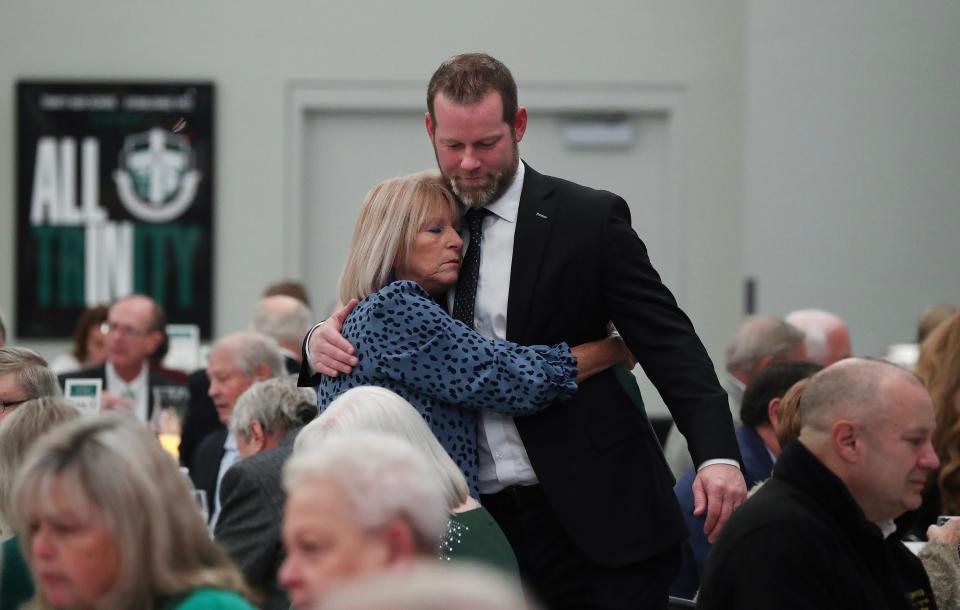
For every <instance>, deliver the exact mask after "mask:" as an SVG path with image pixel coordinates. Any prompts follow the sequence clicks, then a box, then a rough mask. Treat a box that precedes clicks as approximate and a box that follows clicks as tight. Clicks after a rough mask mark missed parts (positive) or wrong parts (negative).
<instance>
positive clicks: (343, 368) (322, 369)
mask: <svg viewBox="0 0 960 610" xmlns="http://www.w3.org/2000/svg"><path fill="white" fill-rule="evenodd" d="M356 306H357V300H356V299H350V302H349V303H347V304H346V305H344V306H343V307H342V308H340V309H338V310H337V311H335V312H333V315H331V316H330V317H329V318H327V319H326V320H325V321H324V322H323V323H322V324H320V326H318V327H317V328H315V329H314V330H313V332H312V333H311V334H310V340H309V343H308V345H307V350H308V353H309V355H310V366H312V367H313V370H314V371H316V372H317V373H320V374H321V375H326V376H327V377H336V376H337V375H339V374H340V373H349V372H350V371H352V370H353V367H355V366H356V365H357V357H356V356H354V355H353V352H354V347H353V346H352V345H350V342H349V341H347V340H346V339H344V338H343V335H342V334H340V333H341V331H342V330H343V322H344V320H346V319H347V316H349V315H350V312H351V311H353V308H354V307H356Z"/></svg>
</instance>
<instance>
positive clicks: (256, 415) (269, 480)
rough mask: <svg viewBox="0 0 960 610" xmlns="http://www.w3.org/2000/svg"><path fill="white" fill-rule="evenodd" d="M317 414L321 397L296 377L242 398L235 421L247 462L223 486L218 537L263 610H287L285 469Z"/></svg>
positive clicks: (276, 381)
mask: <svg viewBox="0 0 960 610" xmlns="http://www.w3.org/2000/svg"><path fill="white" fill-rule="evenodd" d="M316 414H317V395H316V394H315V393H314V392H313V391H312V390H309V389H306V388H298V387H296V379H295V378H291V377H278V378H275V379H268V380H266V381H258V382H257V383H255V384H253V385H252V386H250V387H249V388H247V390H246V391H245V392H244V393H243V394H241V395H240V398H239V399H237V404H236V407H235V408H234V410H233V415H232V416H231V418H230V433H231V434H233V435H235V436H236V440H237V450H238V452H239V454H240V457H241V458H242V459H241V460H240V461H239V462H237V463H236V464H234V465H233V467H232V468H230V469H229V470H228V471H227V473H226V474H225V475H223V481H221V483H220V505H221V508H220V519H219V520H218V521H217V525H216V529H215V531H214V538H215V539H216V541H217V542H218V543H219V544H220V546H222V547H223V548H224V550H226V551H227V554H229V555H230V558H231V559H233V561H234V563H236V564H237V566H238V567H239V568H240V570H241V571H242V572H243V575H244V577H245V578H246V580H247V583H248V584H249V585H250V586H251V587H253V588H254V589H255V590H256V591H257V593H259V594H260V595H262V596H263V597H262V603H263V605H262V606H260V607H261V608H263V609H264V610H287V608H289V607H290V599H289V598H288V597H287V592H286V591H285V590H284V589H283V588H282V587H281V586H280V585H279V584H277V571H278V570H279V569H280V564H281V563H283V543H282V541H281V536H280V531H281V530H280V526H281V522H282V521H283V502H284V499H285V498H286V495H285V494H284V493H283V485H282V476H281V475H282V471H283V465H284V463H286V461H287V458H289V457H290V454H291V452H292V451H293V441H294V439H295V438H296V436H297V433H298V432H300V428H301V427H303V426H304V425H305V424H306V423H307V422H309V421H310V420H311V419H313V418H314V417H315V416H316Z"/></svg>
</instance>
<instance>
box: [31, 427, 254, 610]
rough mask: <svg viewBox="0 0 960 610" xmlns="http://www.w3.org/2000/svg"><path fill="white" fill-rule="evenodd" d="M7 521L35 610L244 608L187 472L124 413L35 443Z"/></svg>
mask: <svg viewBox="0 0 960 610" xmlns="http://www.w3.org/2000/svg"><path fill="white" fill-rule="evenodd" d="M14 528H15V529H16V530H17V531H18V532H21V548H22V550H23V553H24V556H25V557H26V559H27V564H28V565H29V566H30V570H31V572H32V574H33V578H34V582H35V583H36V588H37V593H36V596H35V597H34V600H33V603H34V606H33V607H36V608H42V609H49V608H54V609H58V610H60V609H73V608H83V609H91V610H108V609H109V610H114V609H116V610H121V609H132V608H136V609H137V610H155V609H163V610H213V609H217V610H251V608H252V607H251V606H250V605H249V604H248V603H247V602H246V601H245V600H244V599H243V598H242V597H241V595H240V594H244V593H245V592H246V585H245V584H244V582H243V577H242V576H241V575H240V573H239V572H238V571H237V569H236V568H235V567H234V566H233V565H232V564H231V563H230V561H229V560H228V559H227V556H226V555H225V554H224V552H223V551H222V550H220V549H219V548H218V547H217V546H216V545H215V544H214V543H213V541H212V540H211V539H210V536H209V534H208V533H207V528H206V525H205V524H204V522H203V519H202V518H201V516H200V512H199V510H197V507H196V505H195V504H194V502H193V499H192V498H191V497H190V492H189V487H188V485H187V481H186V479H185V478H184V477H183V475H182V474H180V471H179V470H178V469H177V465H176V463H175V462H174V461H173V460H172V459H171V458H170V456H169V455H167V454H166V453H165V452H164V451H163V449H161V447H160V444H159V443H158V442H157V440H156V438H154V437H153V435H152V434H151V433H150V432H149V431H148V430H147V429H146V428H145V427H144V426H143V425H142V424H140V423H139V422H137V421H136V420H134V419H132V418H130V417H129V416H126V415H105V416H101V417H97V418H82V419H79V420H76V421H74V422H71V423H68V424H65V425H63V426H61V427H59V428H58V429H56V430H54V431H52V432H51V433H50V434H48V435H47V436H45V437H44V438H43V439H41V440H40V441H38V444H37V446H36V447H34V448H33V450H32V451H31V452H30V454H29V456H28V457H27V460H26V462H24V464H23V466H22V469H21V470H20V473H19V475H18V477H17V481H16V483H15V485H14Z"/></svg>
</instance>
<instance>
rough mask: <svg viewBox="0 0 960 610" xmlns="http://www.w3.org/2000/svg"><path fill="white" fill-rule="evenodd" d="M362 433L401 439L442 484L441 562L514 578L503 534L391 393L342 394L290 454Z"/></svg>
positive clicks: (362, 390) (417, 419)
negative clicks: (471, 564) (466, 563)
mask: <svg viewBox="0 0 960 610" xmlns="http://www.w3.org/2000/svg"><path fill="white" fill-rule="evenodd" d="M363 431H368V432H382V433H384V434H389V435H391V436H397V437H399V438H402V439H404V440H405V441H407V442H409V443H410V444H411V445H413V446H414V447H415V448H416V449H418V450H419V451H421V452H422V453H423V454H424V455H425V456H426V457H427V458H428V461H429V462H430V465H431V466H432V467H433V469H434V470H435V471H436V473H437V476H438V478H439V479H440V482H441V483H442V485H443V490H444V494H445V495H446V499H447V506H448V508H449V510H450V520H449V522H448V524H447V530H446V532H445V534H444V536H443V539H442V540H441V541H440V549H439V554H440V557H441V558H442V559H450V560H464V559H467V560H474V561H480V562H482V563H485V564H488V565H491V566H493V567H496V568H498V569H500V570H501V571H503V572H506V573H507V574H510V575H512V576H514V577H515V578H516V579H517V580H519V578H520V575H519V569H518V567H517V559H516V557H515V556H514V554H513V549H511V548H510V543H509V542H508V541H507V538H506V536H504V535H503V531H502V530H501V529H500V527H499V526H498V525H497V523H496V521H494V519H493V516H492V515H491V514H490V513H489V512H487V510H486V509H485V508H483V507H482V506H480V503H479V502H477V501H476V500H475V499H474V498H472V497H470V489H469V487H468V486H467V481H466V479H465V478H464V476H463V473H461V472H460V469H459V468H458V467H457V465H456V464H455V463H454V462H453V460H452V459H451V458H450V456H449V455H448V454H447V452H446V451H444V449H443V447H442V446H441V445H440V443H439V442H438V441H437V438H436V437H435V436H434V435H433V433H432V432H431V431H430V428H429V426H427V423H426V422H425V421H424V420H423V417H421V416H420V414H419V413H418V412H417V410H416V409H415V408H413V406H412V405H411V404H410V403H409V402H407V401H406V400H404V399H403V398H402V397H401V396H399V395H398V394H396V393H395V392H391V391H390V390H388V389H386V388H379V387H375V386H362V387H359V388H353V389H352V390H347V391H346V392H344V393H343V394H341V395H340V396H339V397H338V398H337V399H336V400H334V401H333V402H332V403H330V405H329V406H328V407H327V408H326V410H325V411H324V412H323V413H322V414H320V416H319V417H318V418H317V419H315V420H313V421H312V422H310V423H309V424H307V425H306V426H305V427H304V429H303V430H302V431H301V432H300V435H299V436H298V437H297V440H296V441H295V442H294V453H295V454H296V453H300V452H303V451H304V450H305V449H308V448H311V447H318V446H322V445H323V442H324V441H325V440H326V439H328V438H331V437H337V436H340V435H343V434H350V433H355V432H363Z"/></svg>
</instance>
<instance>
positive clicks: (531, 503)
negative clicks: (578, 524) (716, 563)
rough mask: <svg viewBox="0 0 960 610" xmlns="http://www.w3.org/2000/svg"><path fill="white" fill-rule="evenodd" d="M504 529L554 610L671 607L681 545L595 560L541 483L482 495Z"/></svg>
mask: <svg viewBox="0 0 960 610" xmlns="http://www.w3.org/2000/svg"><path fill="white" fill-rule="evenodd" d="M480 503H481V504H482V505H483V506H484V507H485V508H486V509H487V510H488V511H490V513H491V514H492V515H493V517H494V518H495V519H496V520H497V524H498V525H499V526H500V528H501V529H502V530H503V532H504V534H505V535H506V536H507V539H508V540H509V541H510V545H511V546H512V547H513V551H514V553H515V554H516V556H517V563H518V564H519V566H520V576H521V577H522V578H523V581H524V584H525V585H526V586H527V587H528V589H529V590H531V591H532V592H533V593H534V595H535V596H536V597H537V598H538V601H539V602H540V603H541V604H542V605H543V606H545V607H546V608H547V609H548V610H567V609H570V610H573V609H577V610H586V609H590V610H641V609H642V610H666V608H667V598H668V596H669V590H670V583H671V582H673V579H674V577H675V576H676V574H677V571H678V570H679V567H680V548H679V546H678V547H677V548H674V549H671V550H669V551H667V552H666V553H662V554H660V555H657V556H655V557H651V558H648V559H645V560H643V561H640V562H637V563H633V564H629V565H626V566H618V567H608V566H602V565H599V564H596V563H594V562H592V561H590V560H589V559H588V558H587V557H586V556H584V554H583V553H582V552H581V551H580V549H579V548H578V547H577V546H576V545H574V543H573V541H571V540H570V538H569V537H568V536H567V534H566V532H565V531H564V529H563V527H562V526H561V525H560V522H559V521H558V519H557V517H556V514H555V513H554V511H553V509H552V508H550V505H549V504H548V503H547V500H546V497H545V496H544V495H543V492H542V491H541V490H540V486H539V485H534V486H531V487H511V488H507V489H505V490H503V491H501V492H499V493H496V494H493V495H481V496H480Z"/></svg>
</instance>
